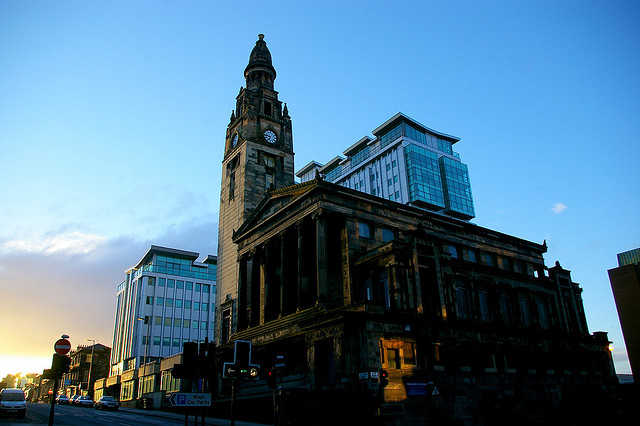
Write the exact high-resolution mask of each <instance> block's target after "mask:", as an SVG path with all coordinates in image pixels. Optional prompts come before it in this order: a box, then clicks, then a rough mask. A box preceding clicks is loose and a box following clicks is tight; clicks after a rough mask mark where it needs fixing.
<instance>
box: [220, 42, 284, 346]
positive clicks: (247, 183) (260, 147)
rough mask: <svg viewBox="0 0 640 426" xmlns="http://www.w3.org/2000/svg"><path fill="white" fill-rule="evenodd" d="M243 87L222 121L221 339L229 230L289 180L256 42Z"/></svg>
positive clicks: (228, 306) (231, 258)
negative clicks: (224, 126)
mask: <svg viewBox="0 0 640 426" xmlns="http://www.w3.org/2000/svg"><path fill="white" fill-rule="evenodd" d="M244 77H245V80H246V87H241V88H240V92H239V93H238V96H237V97H236V108H235V110H234V111H232V112H231V118H230V120H229V124H228V126H227V131H226V138H225V146H224V159H223V160H222V188H221V190H220V219H219V222H218V272H217V282H216V317H217V318H216V320H217V321H216V325H217V327H216V328H217V330H216V340H217V342H218V343H225V342H227V341H228V340H229V337H230V336H231V334H232V333H234V332H235V330H236V318H237V314H236V311H237V296H238V263H237V248H236V245H235V244H234V243H233V240H232V238H233V232H234V230H237V229H238V228H239V227H240V225H242V223H243V222H244V221H245V220H246V219H247V218H248V217H249V216H250V215H251V213H252V212H253V210H254V209H255V208H256V206H257V205H258V204H259V203H260V201H261V200H262V199H263V198H264V196H265V195H266V194H267V192H268V191H269V190H270V189H277V188H282V187H285V186H289V185H293V184H294V179H293V173H294V167H293V135H292V131H291V117H289V112H288V110H287V105H286V104H284V105H283V104H282V102H281V101H280V100H279V99H278V92H276V91H275V90H274V87H273V82H274V80H275V79H276V70H275V68H273V65H272V63H271V53H270V52H269V49H268V48H267V43H266V42H265V41H264V35H263V34H259V35H258V41H256V45H255V47H254V48H253V50H252V51H251V55H250V56H249V64H248V65H247V67H246V68H245V70H244Z"/></svg>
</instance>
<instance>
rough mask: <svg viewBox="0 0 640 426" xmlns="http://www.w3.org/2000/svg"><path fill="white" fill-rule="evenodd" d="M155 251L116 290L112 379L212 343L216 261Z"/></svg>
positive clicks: (192, 254)
mask: <svg viewBox="0 0 640 426" xmlns="http://www.w3.org/2000/svg"><path fill="white" fill-rule="evenodd" d="M198 256H199V254H198V253H195V252H190V251H184V250H177V249H172V248H166V247H159V246H151V248H150V249H149V250H148V251H147V253H146V254H145V255H144V256H143V257H142V259H140V261H139V262H138V263H137V264H136V265H135V266H133V267H131V268H129V269H128V270H126V271H125V272H126V276H125V279H124V281H122V282H121V283H120V284H118V286H117V299H116V318H115V325H114V330H113V350H112V355H111V366H110V374H109V375H110V376H114V375H119V374H122V372H124V371H128V370H131V369H134V368H137V367H139V366H140V365H141V364H142V363H144V362H145V359H146V360H147V361H150V360H153V359H159V358H166V357H168V356H171V355H174V354H176V353H179V352H182V344H183V343H184V342H189V341H195V342H198V341H204V339H205V337H207V338H208V339H209V340H210V341H212V340H213V338H214V330H215V326H214V324H213V322H214V318H215V312H214V310H215V300H216V269H217V257H216V256H211V255H209V256H207V257H206V258H205V259H204V260H203V261H202V262H198V261H197V259H198Z"/></svg>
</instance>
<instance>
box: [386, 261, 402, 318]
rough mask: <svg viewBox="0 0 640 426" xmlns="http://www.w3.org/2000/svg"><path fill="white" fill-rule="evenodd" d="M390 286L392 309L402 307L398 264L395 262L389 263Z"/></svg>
mask: <svg viewBox="0 0 640 426" xmlns="http://www.w3.org/2000/svg"><path fill="white" fill-rule="evenodd" d="M389 281H390V282H389V288H390V290H391V309H393V310H400V309H402V295H401V294H400V291H401V290H400V286H399V285H398V265H397V264H395V263H393V264H391V265H389Z"/></svg>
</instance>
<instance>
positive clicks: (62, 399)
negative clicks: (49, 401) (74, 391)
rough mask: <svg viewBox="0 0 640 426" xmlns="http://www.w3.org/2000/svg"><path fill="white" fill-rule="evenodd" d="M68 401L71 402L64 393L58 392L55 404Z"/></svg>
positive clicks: (67, 403)
mask: <svg viewBox="0 0 640 426" xmlns="http://www.w3.org/2000/svg"><path fill="white" fill-rule="evenodd" d="M70 403H71V400H70V399H69V397H68V396H67V395H65V394H60V395H58V397H57V398H56V404H58V405H69V404H70Z"/></svg>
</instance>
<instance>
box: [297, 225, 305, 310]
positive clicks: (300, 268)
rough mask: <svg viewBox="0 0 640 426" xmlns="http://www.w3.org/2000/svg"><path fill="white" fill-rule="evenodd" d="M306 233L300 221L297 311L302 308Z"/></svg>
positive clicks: (298, 231)
mask: <svg viewBox="0 0 640 426" xmlns="http://www.w3.org/2000/svg"><path fill="white" fill-rule="evenodd" d="M303 231H304V227H303V222H302V221H300V222H298V223H296V232H297V236H298V256H297V257H298V259H297V261H298V263H297V271H296V272H297V277H298V279H297V283H296V311H299V310H300V308H302V274H303V271H304V269H303V266H304V257H303V249H304V245H303V242H304V241H303V239H302V232H303Z"/></svg>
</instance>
